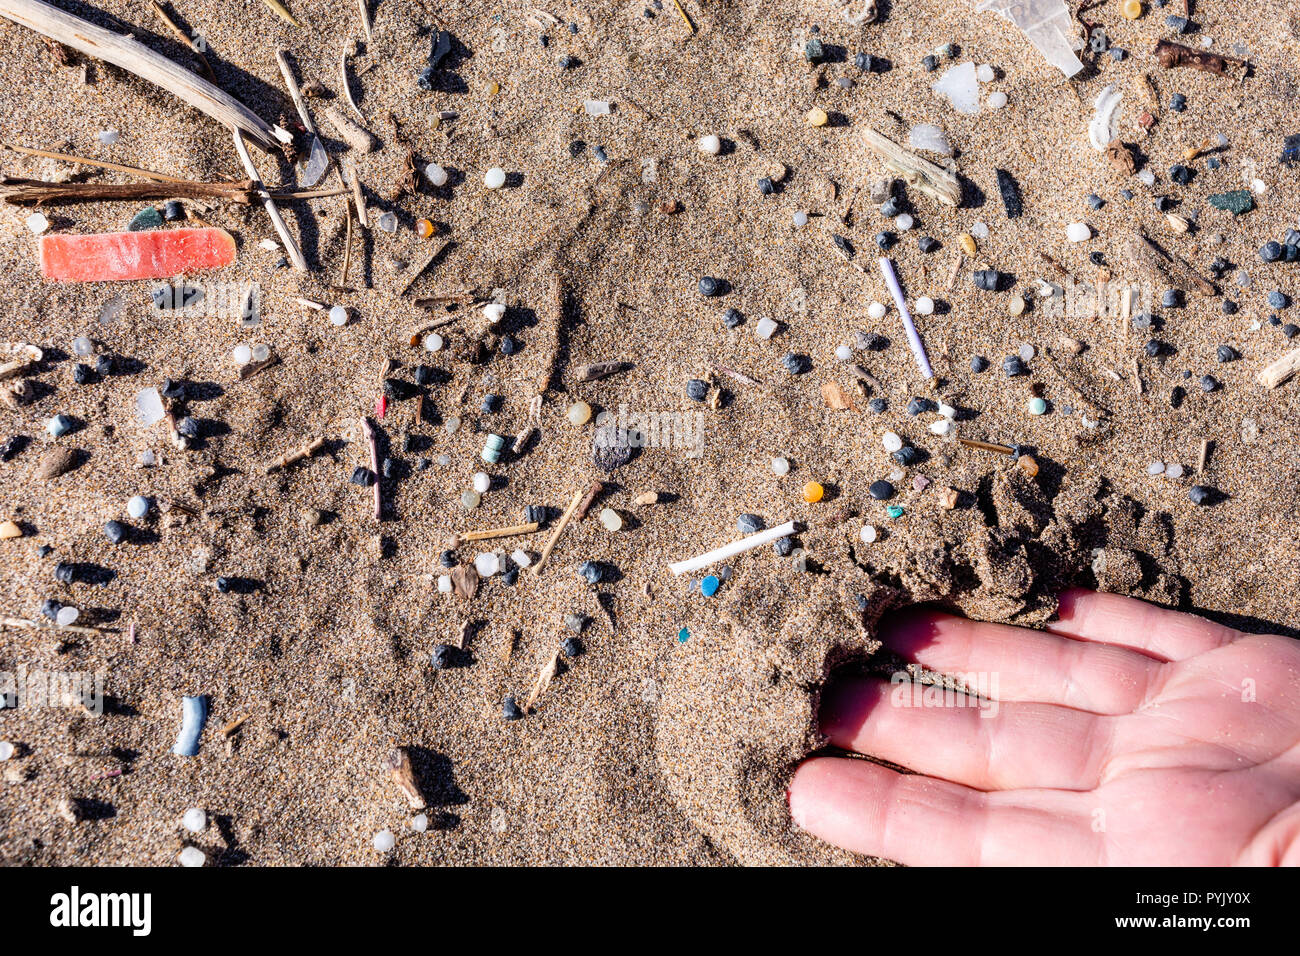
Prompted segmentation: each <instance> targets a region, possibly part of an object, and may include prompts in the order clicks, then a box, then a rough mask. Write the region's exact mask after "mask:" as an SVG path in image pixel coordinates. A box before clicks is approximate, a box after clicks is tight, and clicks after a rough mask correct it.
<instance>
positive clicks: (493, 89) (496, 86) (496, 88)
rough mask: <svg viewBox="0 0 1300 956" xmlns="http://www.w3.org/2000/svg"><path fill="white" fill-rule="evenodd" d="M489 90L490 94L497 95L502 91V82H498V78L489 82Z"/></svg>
mask: <svg viewBox="0 0 1300 956" xmlns="http://www.w3.org/2000/svg"><path fill="white" fill-rule="evenodd" d="M487 91H488V96H496V95H497V94H498V93H500V92H501V84H500V83H498V82H497V81H496V80H493V81H492V82H491V83H489V84H488V88H487Z"/></svg>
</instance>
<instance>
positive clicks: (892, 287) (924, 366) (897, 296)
mask: <svg viewBox="0 0 1300 956" xmlns="http://www.w3.org/2000/svg"><path fill="white" fill-rule="evenodd" d="M880 271H881V273H882V274H883V275H884V277H885V285H887V286H889V294H890V295H892V296H893V297H894V305H896V306H898V314H899V315H900V316H901V317H902V319H903V328H904V329H906V330H907V344H908V345H910V346H911V347H912V354H913V355H914V356H916V364H917V365H918V366H920V368H921V374H922V375H923V376H925V377H926V378H934V371H933V370H932V369H931V368H930V360H929V359H928V358H927V357H926V355H925V346H924V345H922V344H921V336H919V335H918V334H917V332H916V326H915V325H913V324H912V313H911V312H909V311H907V300H905V299H904V298H903V288H902V286H900V285H899V284H898V276H897V275H895V274H894V264H893V263H892V262H890V261H889V260H888V259H886V258H885V257H883V256H882V257H881V259H880Z"/></svg>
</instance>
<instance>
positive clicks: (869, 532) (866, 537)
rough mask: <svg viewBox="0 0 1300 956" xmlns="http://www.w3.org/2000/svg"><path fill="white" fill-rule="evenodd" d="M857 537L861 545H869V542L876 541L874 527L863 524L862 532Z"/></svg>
mask: <svg viewBox="0 0 1300 956" xmlns="http://www.w3.org/2000/svg"><path fill="white" fill-rule="evenodd" d="M858 537H859V538H861V539H862V543H863V544H871V542H873V541H875V540H876V529H875V526H874V525H869V524H864V525H863V526H862V530H861V531H859V532H858Z"/></svg>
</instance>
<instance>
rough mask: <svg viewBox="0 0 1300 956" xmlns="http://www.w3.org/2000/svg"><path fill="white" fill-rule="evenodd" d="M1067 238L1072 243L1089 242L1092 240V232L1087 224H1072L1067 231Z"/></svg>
mask: <svg viewBox="0 0 1300 956" xmlns="http://www.w3.org/2000/svg"><path fill="white" fill-rule="evenodd" d="M1065 238H1067V239H1069V240H1070V241H1071V242H1087V241H1088V240H1089V239H1091V238H1092V230H1091V229H1090V228H1088V224H1087V223H1086V222H1072V223H1070V225H1068V226H1067V227H1066V229H1065Z"/></svg>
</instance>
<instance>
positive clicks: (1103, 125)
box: [1088, 84, 1124, 153]
mask: <svg viewBox="0 0 1300 956" xmlns="http://www.w3.org/2000/svg"><path fill="white" fill-rule="evenodd" d="M1123 99H1124V94H1123V93H1121V92H1120V91H1119V90H1117V89H1115V87H1114V85H1113V84H1112V85H1111V86H1107V87H1106V88H1105V89H1103V90H1102V91H1101V92H1100V93H1098V94H1097V99H1096V101H1095V102H1094V103H1093V110H1094V112H1093V116H1092V122H1090V123H1089V124H1088V142H1090V143H1092V148H1093V149H1095V150H1097V151H1098V152H1101V153H1104V152H1105V151H1106V147H1108V146H1110V144H1111V143H1112V142H1114V141H1115V140H1116V139H1118V138H1119V122H1120V118H1121V117H1122V116H1123V113H1122V111H1121V109H1120V106H1121V103H1122V101H1123Z"/></svg>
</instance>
